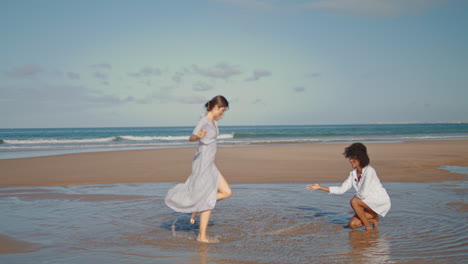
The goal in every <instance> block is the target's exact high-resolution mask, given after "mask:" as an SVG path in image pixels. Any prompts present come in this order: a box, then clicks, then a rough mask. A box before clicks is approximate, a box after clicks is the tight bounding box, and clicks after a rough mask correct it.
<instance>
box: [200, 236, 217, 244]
mask: <svg viewBox="0 0 468 264" xmlns="http://www.w3.org/2000/svg"><path fill="white" fill-rule="evenodd" d="M197 241H198V242H201V243H207V244H213V243H219V239H217V238H214V237H209V236H206V237H204V238H201V237H200V236H198V237H197Z"/></svg>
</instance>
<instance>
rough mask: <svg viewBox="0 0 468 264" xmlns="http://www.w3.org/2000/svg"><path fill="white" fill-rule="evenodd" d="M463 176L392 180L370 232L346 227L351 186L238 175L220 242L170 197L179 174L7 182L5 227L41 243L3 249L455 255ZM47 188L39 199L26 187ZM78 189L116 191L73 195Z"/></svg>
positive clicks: (368, 259)
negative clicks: (383, 213) (206, 239)
mask: <svg viewBox="0 0 468 264" xmlns="http://www.w3.org/2000/svg"><path fill="white" fill-rule="evenodd" d="M324 184H326V185H328V184H329V183H328V184H327V183H324ZM463 185H464V184H463V182H447V183H386V184H385V186H386V188H387V190H388V192H389V193H390V195H391V197H392V205H393V207H392V210H391V211H390V212H389V215H388V216H387V217H385V218H383V220H382V222H381V225H380V228H379V232H372V233H370V234H369V233H366V232H364V231H363V230H349V229H347V228H344V226H345V225H346V223H347V221H348V220H349V218H350V217H351V216H352V211H351V209H350V207H349V199H350V198H351V197H352V195H353V193H348V194H345V195H344V196H331V195H327V194H324V193H319V192H315V191H314V192H310V191H308V190H306V189H305V185H303V184H259V185H255V184H233V185H232V187H233V191H234V193H235V195H234V196H233V197H232V198H231V199H228V200H226V201H222V202H220V203H219V204H218V206H217V207H216V209H215V210H214V214H213V217H212V219H211V221H210V224H209V226H210V227H209V234H210V235H212V236H215V237H217V238H219V239H220V240H221V243H219V244H214V245H204V244H200V243H197V242H196V234H197V232H198V225H197V224H195V225H191V224H189V217H190V215H189V214H180V213H174V212H172V211H171V210H170V209H168V208H167V207H165V206H164V204H163V197H164V194H165V193H166V192H167V190H168V189H169V188H170V187H171V186H173V183H144V184H113V185H86V186H63V187H58V186H56V187H44V188H42V187H30V188H22V189H19V188H15V189H11V188H8V189H0V193H7V192H8V193H9V196H2V197H0V210H1V211H2V212H5V213H4V214H2V215H1V216H0V221H1V222H2V223H4V224H5V226H8V227H9V228H8V230H7V231H8V232H7V233H4V234H6V235H8V236H10V238H11V237H14V238H15V239H17V240H22V241H28V242H30V243H37V244H42V247H41V248H40V249H39V250H35V251H33V252H30V253H27V254H22V253H18V254H4V255H0V262H5V263H12V264H15V263H25V262H27V260H28V259H29V260H30V259H35V260H37V261H38V262H41V261H42V262H48V261H52V260H53V261H56V262H60V263H70V264H74V263H77V264H79V263H83V262H85V263H87V262H88V263H89V261H91V262H93V261H94V262H96V261H100V262H102V263H120V262H122V258H123V259H126V260H127V261H128V262H130V263H143V264H144V263H154V262H157V263H163V264H164V263H190V262H193V263H327V262H328V263H337V262H343V261H344V262H349V261H351V262H352V263H384V262H393V263H422V262H424V263H430V262H434V261H442V262H443V261H445V262H454V263H455V262H457V261H461V260H462V259H464V256H465V255H464V254H465V252H466V250H467V247H466V241H468V235H467V234H466V232H464V227H465V226H466V225H465V222H466V221H465V219H466V213H462V212H459V211H458V209H457V207H456V206H450V205H447V202H450V204H452V203H453V204H457V205H458V204H460V203H462V202H463V193H461V192H457V191H453V190H459V189H462V188H463V187H464V186H463ZM13 190H15V191H16V192H11V191H13ZM41 190H43V191H44V192H43V196H40V197H39V198H37V199H31V197H30V196H27V194H34V195H40V194H41ZM75 196H76V197H86V196H88V197H93V198H94V197H99V196H102V197H109V198H114V199H89V200H87V199H70V197H75ZM46 197H47V198H46ZM9 208H10V210H7V209H9ZM11 208H14V210H11ZM434 211H437V212H438V214H434V213H433V212H434ZM415 216H417V217H415ZM197 221H198V219H197ZM15 234H17V235H15ZM21 250H23V251H24V250H27V247H25V248H24V249H21ZM19 252H21V251H19Z"/></svg>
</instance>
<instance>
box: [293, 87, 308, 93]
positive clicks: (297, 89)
mask: <svg viewBox="0 0 468 264" xmlns="http://www.w3.org/2000/svg"><path fill="white" fill-rule="evenodd" d="M305 90H306V89H305V88H304V87H302V86H298V87H295V88H294V91H295V92H296V93H302V92H305Z"/></svg>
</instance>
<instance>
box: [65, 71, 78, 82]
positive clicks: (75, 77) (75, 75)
mask: <svg viewBox="0 0 468 264" xmlns="http://www.w3.org/2000/svg"><path fill="white" fill-rule="evenodd" d="M67 77H68V79H70V80H79V79H80V74H79V73H75V72H67Z"/></svg>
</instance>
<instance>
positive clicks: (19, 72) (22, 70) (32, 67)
mask: <svg viewBox="0 0 468 264" xmlns="http://www.w3.org/2000/svg"><path fill="white" fill-rule="evenodd" d="M43 71H44V69H43V68H42V67H41V66H39V65H37V64H24V65H21V66H19V67H16V68H14V69H11V70H9V71H6V72H5V75H7V76H10V77H16V78H28V77H32V76H34V75H37V74H39V73H41V72H43Z"/></svg>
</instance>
